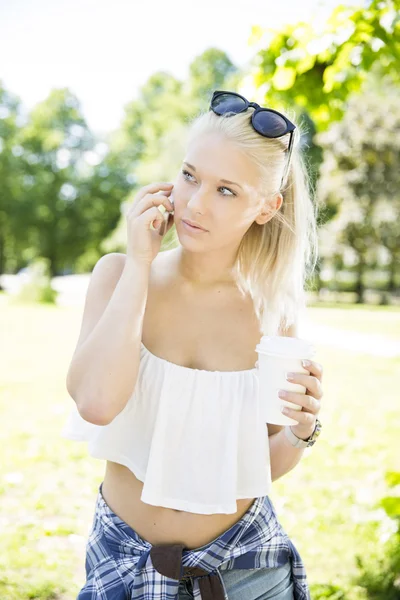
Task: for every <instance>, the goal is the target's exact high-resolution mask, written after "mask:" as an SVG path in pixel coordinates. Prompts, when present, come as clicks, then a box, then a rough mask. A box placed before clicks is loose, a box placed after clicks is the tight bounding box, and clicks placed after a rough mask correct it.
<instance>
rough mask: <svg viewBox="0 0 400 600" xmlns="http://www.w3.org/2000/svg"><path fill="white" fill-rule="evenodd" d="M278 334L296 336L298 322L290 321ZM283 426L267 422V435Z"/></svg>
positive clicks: (276, 431)
mask: <svg viewBox="0 0 400 600" xmlns="http://www.w3.org/2000/svg"><path fill="white" fill-rule="evenodd" d="M279 335H282V336H285V337H298V324H297V322H296V323H292V325H290V326H289V327H288V328H287V329H280V330H279ZM283 428H284V425H274V424H272V423H267V429H268V437H269V436H271V435H273V434H274V433H279V432H280V431H282V429H283Z"/></svg>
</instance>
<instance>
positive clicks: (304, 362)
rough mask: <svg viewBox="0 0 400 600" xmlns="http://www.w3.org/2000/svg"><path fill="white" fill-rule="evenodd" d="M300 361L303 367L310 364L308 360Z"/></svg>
mask: <svg viewBox="0 0 400 600" xmlns="http://www.w3.org/2000/svg"><path fill="white" fill-rule="evenodd" d="M301 363H302V365H303V367H309V366H310V365H311V363H310V361H309V360H302V361H301Z"/></svg>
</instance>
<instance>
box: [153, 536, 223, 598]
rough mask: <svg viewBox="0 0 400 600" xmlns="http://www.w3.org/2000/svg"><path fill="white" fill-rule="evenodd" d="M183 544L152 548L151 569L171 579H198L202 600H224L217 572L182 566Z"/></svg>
mask: <svg viewBox="0 0 400 600" xmlns="http://www.w3.org/2000/svg"><path fill="white" fill-rule="evenodd" d="M184 548H185V546H184V545H183V544H160V545H155V546H152V548H151V550H150V557H151V561H152V563H153V567H154V568H155V569H156V571H158V572H159V573H161V575H164V576H165V577H170V578H171V579H179V580H180V581H182V580H183V581H186V580H187V579H189V578H190V577H198V578H199V581H198V583H199V588H200V592H201V599H202V600H225V593H224V588H223V585H222V582H221V578H220V575H219V573H218V571H211V572H208V571H205V570H204V569H202V568H200V567H184V566H183V565H182V552H183V550H184Z"/></svg>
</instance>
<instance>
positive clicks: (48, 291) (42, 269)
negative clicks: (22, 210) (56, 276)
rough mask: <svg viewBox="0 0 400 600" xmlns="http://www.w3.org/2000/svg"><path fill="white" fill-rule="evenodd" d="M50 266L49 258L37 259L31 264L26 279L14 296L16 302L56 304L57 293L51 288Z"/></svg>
mask: <svg viewBox="0 0 400 600" xmlns="http://www.w3.org/2000/svg"><path fill="white" fill-rule="evenodd" d="M49 264H50V261H49V260H48V259H47V258H36V259H35V260H33V261H32V262H31V263H30V265H29V268H28V271H27V274H26V279H25V281H24V282H23V283H22V284H21V287H20V288H19V290H18V292H17V293H16V294H15V295H14V298H13V301H14V302H16V303H30V302H40V303H48V304H55V303H56V298H57V292H56V290H54V289H53V288H52V287H51V277H50V268H49Z"/></svg>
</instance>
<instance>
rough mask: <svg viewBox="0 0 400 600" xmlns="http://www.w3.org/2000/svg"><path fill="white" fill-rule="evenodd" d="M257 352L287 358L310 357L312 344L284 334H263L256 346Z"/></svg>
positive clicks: (311, 355)
mask: <svg viewBox="0 0 400 600" xmlns="http://www.w3.org/2000/svg"><path fill="white" fill-rule="evenodd" d="M256 351H257V352H258V353H259V354H269V355H274V356H282V357H287V358H312V357H313V356H314V354H315V347H314V345H313V344H312V343H311V342H309V341H308V340H303V339H301V338H294V337H285V336H280V335H277V336H268V335H264V336H263V337H262V338H261V340H260V343H259V344H257V346H256Z"/></svg>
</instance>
